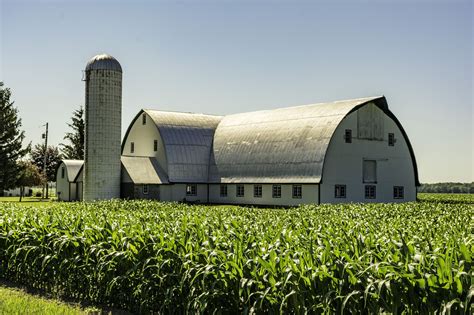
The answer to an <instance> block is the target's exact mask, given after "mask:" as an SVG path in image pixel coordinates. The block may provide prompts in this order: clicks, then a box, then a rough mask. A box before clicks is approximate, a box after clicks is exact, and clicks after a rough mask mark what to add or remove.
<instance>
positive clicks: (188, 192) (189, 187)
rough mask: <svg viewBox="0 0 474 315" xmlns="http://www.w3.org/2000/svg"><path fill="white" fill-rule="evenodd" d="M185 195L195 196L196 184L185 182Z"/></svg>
mask: <svg viewBox="0 0 474 315" xmlns="http://www.w3.org/2000/svg"><path fill="white" fill-rule="evenodd" d="M186 196H197V184H186Z"/></svg>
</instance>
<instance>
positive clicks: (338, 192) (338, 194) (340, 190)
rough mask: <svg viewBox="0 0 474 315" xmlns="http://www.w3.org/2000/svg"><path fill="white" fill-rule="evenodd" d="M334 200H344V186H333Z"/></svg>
mask: <svg viewBox="0 0 474 315" xmlns="http://www.w3.org/2000/svg"><path fill="white" fill-rule="evenodd" d="M334 198H346V185H336V186H334Z"/></svg>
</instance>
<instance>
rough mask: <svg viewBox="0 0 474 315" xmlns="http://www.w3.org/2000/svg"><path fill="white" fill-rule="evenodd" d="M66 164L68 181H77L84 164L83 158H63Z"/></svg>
mask: <svg viewBox="0 0 474 315" xmlns="http://www.w3.org/2000/svg"><path fill="white" fill-rule="evenodd" d="M62 162H63V164H64V166H66V172H67V180H68V182H75V181H76V177H77V175H78V174H79V172H80V171H81V169H82V166H83V165H84V161H83V160H63V161H62Z"/></svg>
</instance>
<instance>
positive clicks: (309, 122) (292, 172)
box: [209, 96, 418, 183]
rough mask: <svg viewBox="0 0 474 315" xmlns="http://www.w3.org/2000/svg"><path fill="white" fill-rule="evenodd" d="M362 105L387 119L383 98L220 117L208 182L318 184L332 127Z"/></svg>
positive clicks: (332, 130) (386, 107)
mask: <svg viewBox="0 0 474 315" xmlns="http://www.w3.org/2000/svg"><path fill="white" fill-rule="evenodd" d="M368 103H374V104H375V105H376V106H378V107H379V108H381V109H382V110H383V111H384V112H386V113H387V114H389V115H391V117H392V116H393V114H392V113H391V112H390V111H389V110H388V106H387V102H386V100H385V97H383V96H376V97H368V98H359V99H353V100H345V101H338V102H331V103H321V104H311V105H303V106H296V107H288V108H279V109H273V110H264V111H256V112H250V113H242V114H235V115H229V116H225V117H224V118H223V119H222V121H221V122H220V124H219V125H218V127H217V129H216V132H215V135H214V143H213V145H214V148H213V152H212V156H211V166H210V175H209V179H210V182H222V183H275V182H278V183H319V182H320V181H321V176H322V170H323V164H324V159H325V156H326V152H327V149H328V146H329V143H330V140H331V137H332V135H333V134H334V131H335V130H336V128H337V126H338V125H339V123H340V122H341V121H342V119H344V117H346V116H347V115H348V114H349V113H351V112H352V111H354V110H356V109H358V108H359V107H361V106H363V105H365V104H368ZM392 118H394V116H393V117H392ZM395 121H396V123H397V124H398V125H399V127H400V128H401V125H400V123H399V122H398V120H396V118H395ZM401 130H402V133H404V131H403V128H401ZM404 135H405V133H404ZM405 138H406V140H407V143H408V145H409V147H410V150H411V153H412V149H411V145H410V144H409V142H408V138H407V137H406V135H405ZM412 158H413V161H414V169H415V173H416V162H415V160H414V155H413V153H412ZM415 176H416V181H417V182H418V176H417V174H416V175H415Z"/></svg>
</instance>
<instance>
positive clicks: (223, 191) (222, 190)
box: [220, 184, 227, 197]
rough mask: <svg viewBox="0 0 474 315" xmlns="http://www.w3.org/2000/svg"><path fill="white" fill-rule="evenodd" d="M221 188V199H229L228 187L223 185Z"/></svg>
mask: <svg viewBox="0 0 474 315" xmlns="http://www.w3.org/2000/svg"><path fill="white" fill-rule="evenodd" d="M220 188H221V197H227V185H225V184H222V185H221V187H220Z"/></svg>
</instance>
